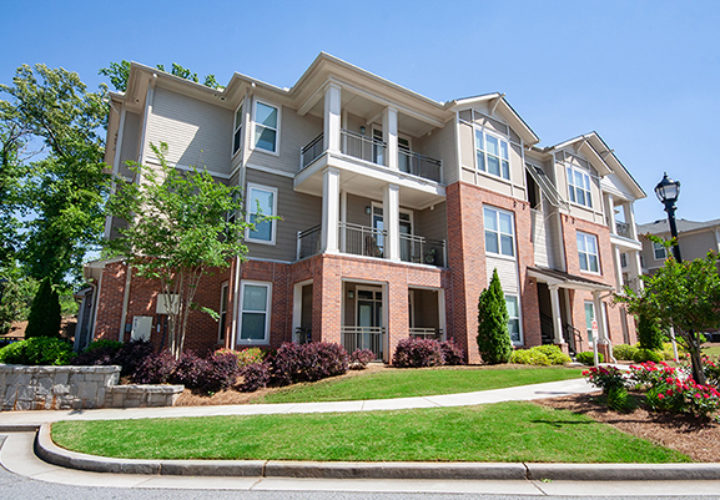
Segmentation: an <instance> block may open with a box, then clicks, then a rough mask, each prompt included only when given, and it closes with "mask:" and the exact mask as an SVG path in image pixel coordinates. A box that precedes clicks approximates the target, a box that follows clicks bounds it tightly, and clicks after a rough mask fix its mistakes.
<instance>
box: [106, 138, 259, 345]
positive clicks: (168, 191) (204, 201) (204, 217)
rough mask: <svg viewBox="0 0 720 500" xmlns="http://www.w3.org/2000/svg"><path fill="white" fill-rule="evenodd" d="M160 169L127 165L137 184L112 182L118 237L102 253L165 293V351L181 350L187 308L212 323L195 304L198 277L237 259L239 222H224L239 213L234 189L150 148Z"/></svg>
mask: <svg viewBox="0 0 720 500" xmlns="http://www.w3.org/2000/svg"><path fill="white" fill-rule="evenodd" d="M152 149H153V151H154V152H155V155H156V156H157V157H158V159H159V160H160V164H161V166H160V167H159V169H153V168H151V167H147V166H142V165H135V166H133V167H132V169H133V171H134V173H135V175H136V176H140V177H141V179H142V181H141V182H125V181H124V180H122V179H118V180H117V183H118V189H117V191H116V192H115V193H114V194H113V195H112V196H111V197H110V200H109V202H108V210H109V213H110V214H111V215H112V216H113V217H117V218H118V219H119V221H121V222H122V223H121V224H119V229H118V236H117V237H116V238H114V239H112V240H110V241H108V242H107V254H108V255H109V256H122V257H124V258H125V259H126V262H127V263H128V265H130V266H132V268H133V272H134V273H135V275H137V276H139V277H143V278H149V279H155V280H158V282H159V284H160V290H161V293H165V294H171V295H170V296H172V297H173V299H172V304H169V306H170V307H169V310H170V314H168V333H169V335H168V336H169V340H170V350H171V352H172V353H173V355H175V356H176V357H178V356H179V355H180V353H182V350H183V346H184V343H185V335H186V333H187V327H188V317H189V314H190V311H191V310H192V309H199V310H201V311H203V312H205V313H208V314H210V315H212V316H213V317H215V318H216V319H217V313H216V312H215V311H213V310H211V309H208V308H200V307H198V306H197V304H195V302H194V298H195V292H196V291H197V287H198V285H199V283H200V280H201V278H202V277H203V276H205V275H207V274H209V273H212V272H213V271H214V270H215V269H218V268H225V267H228V266H229V265H230V262H231V260H232V259H233V258H235V257H239V258H240V259H244V258H245V256H246V255H247V247H246V246H245V244H244V243H243V237H244V234H245V229H246V228H247V227H252V226H251V225H249V224H248V223H246V222H245V217H242V216H235V217H228V214H233V213H237V212H239V211H240V210H241V202H240V194H241V189H240V187H238V186H233V187H230V186H225V185H224V184H221V183H218V182H215V181H214V180H213V178H212V176H211V175H210V174H208V173H207V171H198V170H197V169H193V170H192V171H190V172H188V173H187V174H182V173H180V172H179V171H178V170H176V169H174V168H172V167H170V166H168V165H167V162H166V161H165V153H166V151H167V146H166V145H165V144H161V146H160V148H158V147H156V146H155V145H152Z"/></svg>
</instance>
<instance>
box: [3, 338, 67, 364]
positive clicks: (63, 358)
mask: <svg viewBox="0 0 720 500" xmlns="http://www.w3.org/2000/svg"><path fill="white" fill-rule="evenodd" d="M74 354H75V353H73V348H72V344H71V343H70V342H68V341H67V340H64V339H58V338H51V337H32V338H29V339H26V340H21V341H18V342H13V343H12V344H8V345H6V346H5V347H3V348H2V349H0V363H7V364H13V365H67V364H68V363H70V360H71V359H72V358H73V356H74Z"/></svg>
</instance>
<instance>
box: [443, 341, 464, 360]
mask: <svg viewBox="0 0 720 500" xmlns="http://www.w3.org/2000/svg"><path fill="white" fill-rule="evenodd" d="M440 350H442V353H443V359H444V360H445V364H446V365H464V364H465V353H464V352H463V350H462V349H461V348H460V346H458V345H457V344H456V343H455V342H453V341H452V339H451V340H446V341H444V342H440Z"/></svg>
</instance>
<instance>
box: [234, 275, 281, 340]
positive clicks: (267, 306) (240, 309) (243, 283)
mask: <svg viewBox="0 0 720 500" xmlns="http://www.w3.org/2000/svg"><path fill="white" fill-rule="evenodd" d="M247 285H251V286H263V287H265V288H267V294H266V297H265V311H256V310H250V311H247V312H253V313H259V312H264V313H265V336H264V337H263V338H262V339H247V340H243V339H242V314H243V312H245V309H244V306H243V303H244V298H245V287H246V286H247ZM272 285H273V284H272V282H270V281H254V280H242V281H241V282H240V307H238V311H237V315H238V332H239V334H238V336H237V340H236V342H237V344H236V345H266V344H269V343H270V319H271V315H270V309H271V305H272Z"/></svg>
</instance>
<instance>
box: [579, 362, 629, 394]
mask: <svg viewBox="0 0 720 500" xmlns="http://www.w3.org/2000/svg"><path fill="white" fill-rule="evenodd" d="M583 375H584V376H585V377H587V379H588V382H590V383H591V384H592V385H594V386H595V387H597V388H599V389H602V391H603V392H604V393H605V394H608V393H609V392H610V390H611V389H617V388H620V387H624V386H625V382H626V380H627V379H626V377H625V374H624V373H623V372H622V371H621V370H620V369H618V368H615V367H614V366H608V367H604V366H601V367H599V368H595V367H593V368H590V369H589V370H585V371H584V372H583Z"/></svg>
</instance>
